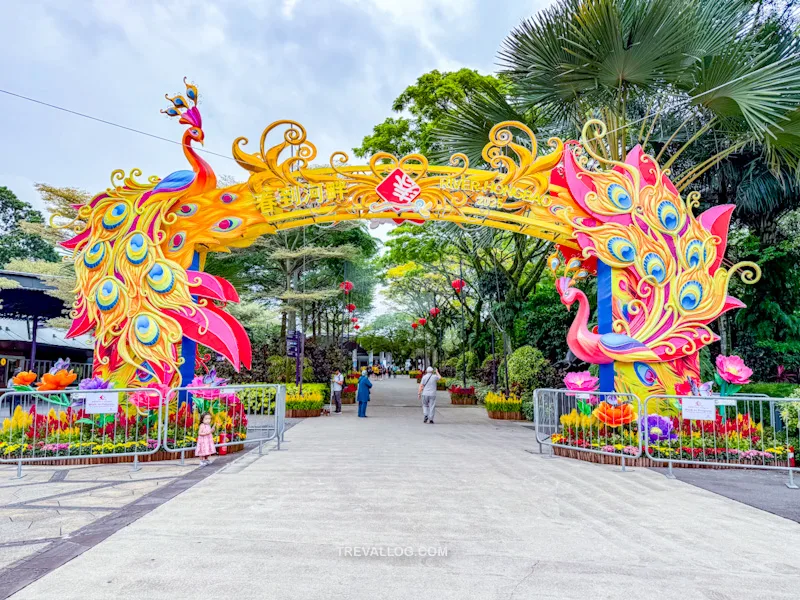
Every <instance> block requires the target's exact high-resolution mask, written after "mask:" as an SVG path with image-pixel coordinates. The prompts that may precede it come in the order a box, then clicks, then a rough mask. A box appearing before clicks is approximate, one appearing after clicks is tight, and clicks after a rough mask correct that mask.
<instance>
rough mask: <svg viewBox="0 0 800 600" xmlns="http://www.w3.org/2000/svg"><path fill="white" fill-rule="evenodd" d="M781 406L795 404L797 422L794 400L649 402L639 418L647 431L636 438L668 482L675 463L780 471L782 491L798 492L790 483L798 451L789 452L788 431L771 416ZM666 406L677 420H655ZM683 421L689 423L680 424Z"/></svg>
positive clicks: (656, 398)
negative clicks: (662, 466) (784, 480)
mask: <svg viewBox="0 0 800 600" xmlns="http://www.w3.org/2000/svg"><path fill="white" fill-rule="evenodd" d="M782 401H786V402H794V403H797V404H796V406H794V408H795V409H796V410H797V412H798V418H800V403H798V400H797V399H796V398H784V399H777V398H768V397H761V396H758V397H756V396H747V395H743V394H737V395H735V396H671V395H658V394H656V395H652V396H648V397H647V399H646V400H645V402H644V414H643V422H646V423H647V424H648V431H647V433H646V434H644V435H640V436H639V437H640V438H642V439H643V440H644V451H645V454H646V455H647V457H648V458H650V459H651V460H653V461H654V462H662V463H666V464H667V467H668V474H667V477H674V475H673V472H672V466H673V464H675V463H680V464H687V465H707V466H715V467H739V468H747V469H769V470H785V471H787V473H788V481H787V483H786V485H787V487H789V488H792V489H798V486H797V485H795V482H794V471H795V470H796V469H797V467H796V462H795V458H794V454H795V451H796V450H797V448H795V447H794V446H793V441H794V439H793V438H792V437H791V436H790V435H789V427H788V426H784V425H785V424H783V423H782V422H781V421H780V416H779V414H778V413H777V412H776V411H775V404H776V403H777V402H782ZM670 404H671V405H672V407H673V409H674V410H675V411H677V414H679V415H680V416H679V417H675V418H669V417H664V416H661V415H660V414H658V413H659V412H663V411H664V408H665V407H666V406H667V405H670ZM650 411H652V412H650ZM687 416H688V417H689V418H683V417H687ZM766 417H769V418H768V419H767V418H766ZM651 419H652V421H651ZM662 424H663V425H662ZM654 429H655V431H654Z"/></svg>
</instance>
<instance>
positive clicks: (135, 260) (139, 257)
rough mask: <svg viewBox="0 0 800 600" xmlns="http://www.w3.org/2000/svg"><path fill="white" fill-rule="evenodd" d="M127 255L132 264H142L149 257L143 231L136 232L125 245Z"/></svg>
mask: <svg viewBox="0 0 800 600" xmlns="http://www.w3.org/2000/svg"><path fill="white" fill-rule="evenodd" d="M125 256H126V257H127V258H128V261H130V263H131V264H134V265H140V264H142V262H144V259H145V258H147V242H146V241H145V239H144V236H143V235H142V234H141V233H134V234H133V235H132V236H131V238H130V239H129V240H128V245H127V246H126V247H125Z"/></svg>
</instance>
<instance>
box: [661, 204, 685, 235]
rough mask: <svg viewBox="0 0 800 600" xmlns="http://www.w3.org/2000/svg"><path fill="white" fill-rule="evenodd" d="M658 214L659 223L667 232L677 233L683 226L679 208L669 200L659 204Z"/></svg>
mask: <svg viewBox="0 0 800 600" xmlns="http://www.w3.org/2000/svg"><path fill="white" fill-rule="evenodd" d="M656 213H657V214H658V222H659V223H660V224H661V226H662V227H663V228H664V229H666V230H667V231H675V230H676V229H677V228H678V226H679V225H680V224H681V218H680V213H679V212H678V207H677V206H675V204H673V203H672V202H670V201H669V200H664V201H663V202H661V203H659V205H658V208H657V209H656Z"/></svg>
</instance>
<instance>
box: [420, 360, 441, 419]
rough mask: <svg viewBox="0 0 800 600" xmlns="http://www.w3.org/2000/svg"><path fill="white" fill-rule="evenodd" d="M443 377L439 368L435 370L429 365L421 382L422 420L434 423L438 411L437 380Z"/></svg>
mask: <svg viewBox="0 0 800 600" xmlns="http://www.w3.org/2000/svg"><path fill="white" fill-rule="evenodd" d="M441 378H442V376H441V375H439V369H436V372H435V373H434V372H433V367H428V368H427V370H426V371H425V375H423V376H422V379H421V380H420V382H419V394H418V397H419V398H421V399H422V416H423V417H425V418H424V419H423V420H422V422H423V423H430V424H431V425H433V417H434V414H435V413H436V382H437V381H439V380H440V379H441Z"/></svg>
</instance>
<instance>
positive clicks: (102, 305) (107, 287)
mask: <svg viewBox="0 0 800 600" xmlns="http://www.w3.org/2000/svg"><path fill="white" fill-rule="evenodd" d="M95 300H96V301H97V306H98V308H99V309H100V310H102V311H103V312H107V311H109V310H111V309H112V308H114V307H115V306H116V305H117V302H119V283H118V282H117V280H116V279H112V278H110V277H107V278H105V279H103V280H102V282H101V283H100V285H98V286H97V292H96V293H95Z"/></svg>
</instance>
